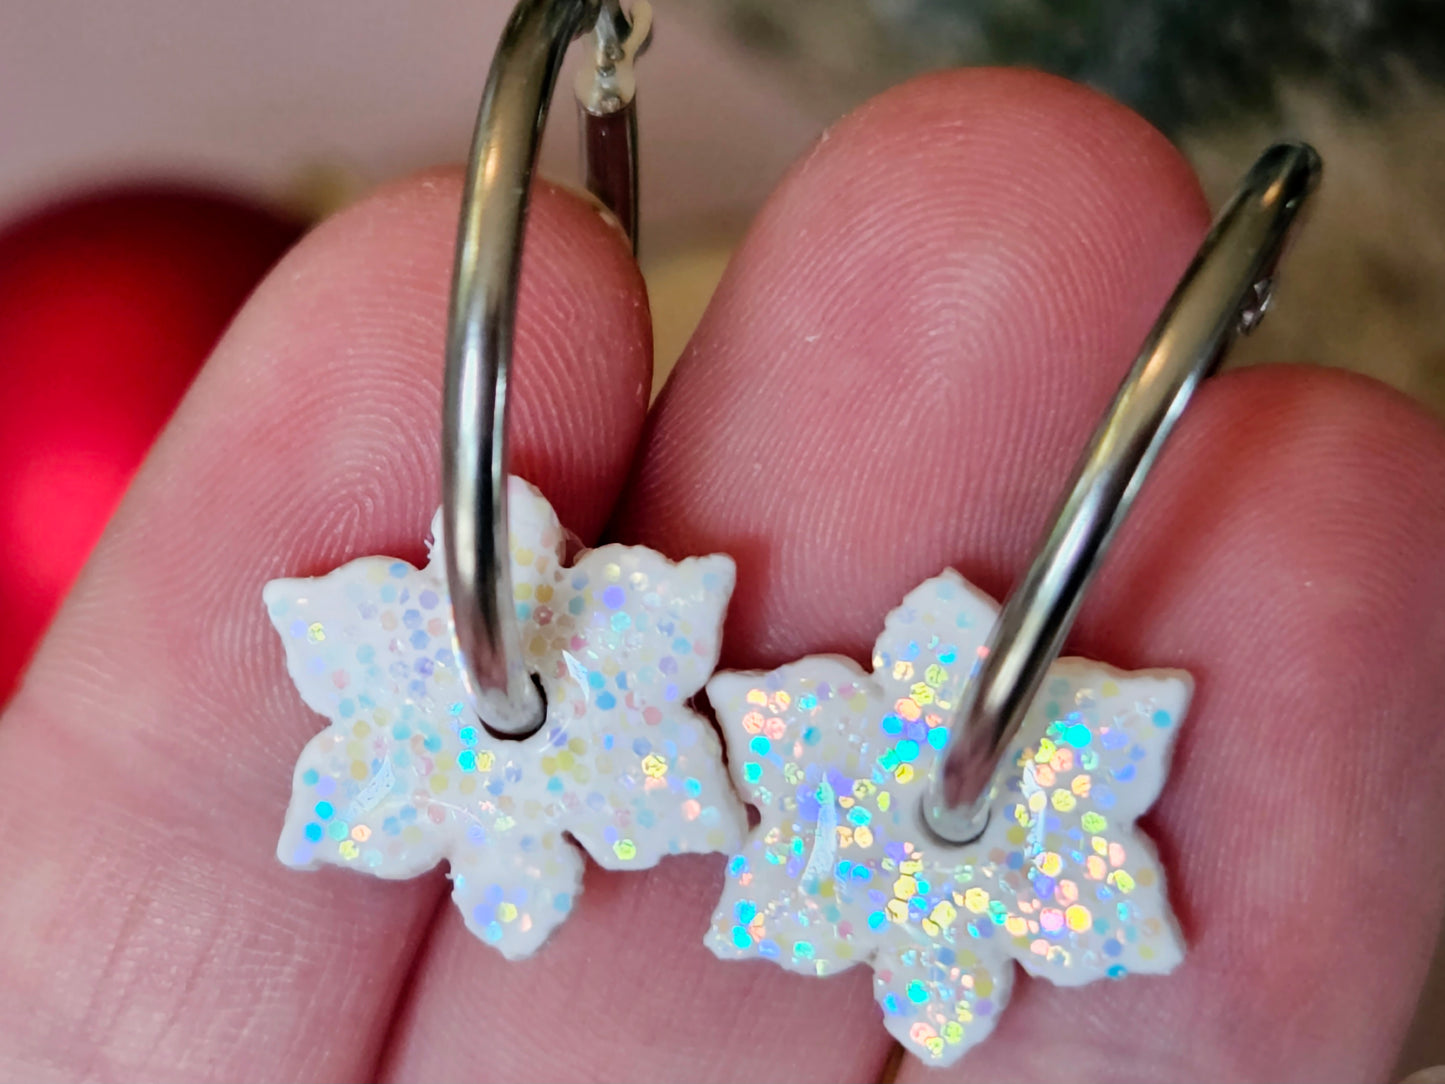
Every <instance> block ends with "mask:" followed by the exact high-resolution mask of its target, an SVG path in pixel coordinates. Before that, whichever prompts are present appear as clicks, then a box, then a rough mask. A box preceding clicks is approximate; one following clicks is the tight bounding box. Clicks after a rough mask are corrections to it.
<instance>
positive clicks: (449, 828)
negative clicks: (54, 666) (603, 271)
mask: <svg viewBox="0 0 1445 1084" xmlns="http://www.w3.org/2000/svg"><path fill="white" fill-rule="evenodd" d="M586 20H592V21H595V35H596V46H597V53H596V64H595V65H593V66H590V67H589V68H588V70H586V71H584V72H583V73H582V78H581V79H579V97H580V98H581V101H582V105H583V112H582V116H583V127H584V132H585V134H586V137H587V138H586V139H585V141H584V149H585V156H586V158H587V162H586V172H587V176H588V181H589V185H590V186H591V187H592V188H593V191H594V193H595V194H596V195H598V197H599V198H600V199H601V200H602V201H603V202H604V203H605V204H606V205H607V206H608V207H610V208H611V209H612V210H613V211H614V213H616V214H617V216H618V218H619V220H620V221H621V222H622V224H623V226H624V228H625V229H626V230H627V232H628V234H629V235H630V236H633V237H634V238H635V235H636V217H635V212H636V159H635V154H634V147H635V142H636V141H635V124H636V120H635V113H634V111H633V106H632V100H633V98H632V94H633V81H632V61H633V59H634V58H635V56H636V55H637V52H638V51H639V49H640V48H641V46H642V45H643V44H644V43H645V41H646V39H647V33H648V27H649V22H650V13H649V10H648V7H647V5H646V4H645V3H643V2H641V0H638V2H636V3H634V4H633V6H632V11H631V17H630V19H629V18H627V17H626V16H624V15H623V13H622V11H621V9H620V7H619V6H618V4H617V2H616V0H607V2H604V3H600V4H599V2H598V0H528V2H525V3H523V4H522V5H520V6H519V7H518V9H517V11H516V13H515V14H514V15H513V17H512V20H511V22H510V23H509V24H508V27H507V30H506V32H505V34H504V37H503V40H502V43H501V46H500V47H499V49H498V53H497V57H496V60H495V61H494V63H493V66H492V70H491V74H490V76H489V79H488V85H487V89H486V92H485V94H484V96H483V101H482V109H481V115H480V117H479V119H478V124H477V134H476V138H475V142H474V145H473V151H472V158H471V169H470V170H469V172H468V177H467V183H466V195H465V201H464V204H463V208H462V217H461V229H460V236H459V242H458V250H457V264H456V273H455V277H454V280H453V291H452V306H451V325H450V332H449V335H448V351H447V373H446V404H445V415H444V430H443V492H444V495H445V505H444V508H443V511H442V512H440V513H438V516H437V520H436V521H435V522H434V524H433V528H432V532H433V536H434V538H435V539H436V542H435V543H434V545H433V548H432V551H431V558H430V561H429V562H428V563H427V565H426V567H424V568H421V569H417V568H413V567H411V566H410V565H408V564H405V563H404V562H400V561H394V560H390V559H387V558H382V557H372V558H366V559H363V560H359V561H353V562H352V563H350V564H348V565H346V566H344V567H343V568H340V569H338V570H337V571H335V572H333V573H331V574H330V575H327V576H322V577H320V578H317V579H311V580H278V581H275V582H273V583H271V584H269V585H268V586H267V587H266V590H265V601H266V605H267V607H268V610H269V613H270V615H271V620H272V622H273V623H274V624H275V626H276V629H277V631H278V632H279V633H280V634H281V637H282V640H283V642H284V644H285V648H286V659H287V664H288V668H289V670H290V673H291V677H292V679H293V680H294V681H295V683H296V687H297V689H298V690H299V691H300V693H301V695H302V698H303V699H304V700H305V701H306V703H307V704H308V705H309V706H310V707H311V708H313V709H314V710H315V711H317V712H319V713H320V714H322V715H324V716H326V717H327V718H328V719H329V720H330V725H329V726H328V727H327V728H326V729H325V730H324V731H323V732H322V733H321V734H319V735H318V736H317V737H315V738H313V739H312V740H311V742H310V743H309V744H308V745H307V746H306V749H305V751H304V752H303V753H302V754H301V758H300V760H299V762H298V763H297V765H296V771H295V776H294V782H293V792H292V798H291V804H290V808H289V809H288V811H287V814H286V821H285V827H284V829H283V831H282V835H281V840H280V843H279V845H278V854H279V857H280V858H281V860H282V861H283V862H284V863H286V864H287V865H291V866H296V867H299V868H314V867H317V866H320V865H322V864H331V865H339V866H349V867H352V868H354V869H358V870H363V871H366V872H369V873H372V874H374V875H375V876H378V877H388V878H399V877H412V876H416V875H417V874H420V873H422V872H424V871H426V870H428V869H430V868H432V867H434V866H435V865H437V864H438V863H439V862H440V861H441V860H442V859H446V860H447V861H448V863H449V864H450V872H451V877H452V882H453V889H452V896H453V899H454V901H455V902H456V904H457V906H458V908H459V909H460V910H461V912H462V915H463V917H464V918H465V920H466V923H467V925H468V927H469V928H470V929H471V930H472V932H473V933H475V934H477V935H478V936H479V937H481V938H482V939H483V940H485V941H487V942H489V943H491V944H493V945H495V946H496V947H497V948H498V949H499V950H501V951H502V952H503V953H504V954H505V955H507V956H510V957H520V956H525V955H527V954H528V953H530V952H532V951H533V950H534V949H536V948H537V947H538V946H539V945H540V944H541V942H542V941H543V940H544V939H545V938H546V936H547V934H548V933H549V932H550V931H551V930H552V929H553V928H554V927H556V926H557V924H558V923H560V922H561V921H563V919H564V918H565V917H566V915H567V913H568V911H569V910H570V909H571V906H572V900H573V897H574V896H575V895H576V893H577V891H578V889H579V886H580V883H581V877H582V857H581V854H580V853H579V852H578V850H577V849H576V848H575V847H574V846H573V845H572V844H571V843H569V842H567V841H566V840H564V839H563V838H562V836H563V833H567V834H570V835H571V836H572V838H573V839H574V840H575V841H576V843H577V844H579V845H580V846H581V847H582V848H583V849H585V850H586V851H587V852H588V853H589V854H591V855H592V857H593V858H594V859H596V861H597V862H598V863H599V864H600V865H602V866H604V867H606V868H608V869H639V868H643V867H646V866H651V865H654V864H656V863H657V861H658V860H659V859H660V858H662V857H663V856H664V855H667V854H676V853H681V852H694V851H714V850H735V849H736V848H737V847H738V846H740V845H741V843H742V837H743V833H744V829H745V827H746V818H745V816H744V812H743V809H742V806H741V805H740V804H739V802H738V800H737V798H736V796H735V795H734V793H733V791H732V789H731V787H730V785H729V783H728V779H727V776H726V773H725V771H724V770H723V767H722V763H721V749H720V747H719V744H718V741H717V738H716V736H715V735H714V733H713V731H712V729H711V727H709V726H708V724H707V723H706V722H705V721H704V720H703V719H702V718H700V717H699V716H697V715H696V714H695V713H694V712H693V711H692V710H691V709H690V708H688V707H687V701H688V698H689V697H691V696H692V695H693V694H694V693H695V692H697V691H698V690H699V689H700V688H701V687H702V685H703V682H705V681H706V680H707V678H708V676H709V675H710V674H711V673H712V670H713V667H714V665H715V664H716V662H717V653H718V641H719V637H720V636H721V630H722V621H723V613H724V610H725V609H726V606H727V601H728V597H729V595H730V594H731V591H732V585H733V564H732V561H731V560H730V559H729V558H727V557H724V556H711V557H702V558H694V559H690V560H686V561H682V562H681V563H677V564H674V563H673V562H671V561H669V560H667V559H666V558H664V557H662V556H661V555H659V554H657V553H654V552H653V551H651V550H647V549H643V548H641V547H630V546H615V545H614V546H604V547H602V548H601V549H597V550H593V551H591V552H589V553H586V554H585V555H583V556H582V557H580V559H578V560H577V562H576V563H575V564H574V565H572V566H571V567H568V566H567V565H566V564H565V563H564V557H565V552H564V535H563V531H562V528H561V525H560V524H559V523H558V521H557V517H556V514H555V513H554V512H553V510H552V507H551V506H550V505H549V504H548V503H547V501H546V500H545V499H544V498H543V497H542V495H541V494H540V493H539V492H538V491H537V490H536V489H534V488H533V487H531V486H529V485H528V484H527V483H525V482H523V481H521V480H519V479H517V478H511V479H508V478H507V476H506V475H505V472H504V470H503V464H504V463H505V461H506V455H505V446H504V445H505V442H504V436H505V424H504V420H505V414H504V411H505V390H506V374H507V370H508V367H509V364H510V360H511V358H510V354H511V342H512V327H513V322H514V318H515V311H516V298H517V290H516V287H517V273H518V268H519V256H520V246H521V237H522V224H523V218H524V215H525V211H526V201H527V195H528V190H529V182H530V178H531V173H532V169H533V166H534V162H535V159H536V153H537V146H538V141H539V135H540V132H541V129H542V126H543V122H544V120H545V114H546V109H547V97H548V95H549V93H550V90H551V87H552V86H553V84H554V82H555V80H556V68H557V65H558V63H559V62H560V58H561V55H562V52H563V51H564V49H565V47H566V45H567V43H568V42H569V41H570V40H571V39H572V37H573V36H575V34H576V33H577V31H578V30H579V29H580V28H582V27H583V26H584V23H585V21H586ZM482 160H485V161H487V162H488V163H489V167H488V169H486V170H480V169H479V168H478V162H479V161H482ZM485 514H489V515H490V521H489V522H484V521H483V517H484V515H485Z"/></svg>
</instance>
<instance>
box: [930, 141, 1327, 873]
mask: <svg viewBox="0 0 1445 1084" xmlns="http://www.w3.org/2000/svg"><path fill="white" fill-rule="evenodd" d="M1320 169H1321V166H1320V159H1319V155H1318V154H1316V153H1315V151H1314V149H1313V148H1311V147H1309V146H1308V145H1306V144H1302V143H1300V144H1279V145H1276V146H1274V147H1271V148H1270V149H1268V150H1267V151H1265V152H1264V154H1263V155H1261V156H1260V158H1259V159H1258V160H1257V161H1256V162H1255V164H1254V166H1253V168H1252V169H1251V170H1250V171H1249V173H1248V174H1247V175H1246V177H1245V179H1244V181H1243V183H1242V184H1241V185H1240V187H1239V189H1238V190H1237V192H1236V193H1235V195H1234V197H1233V198H1232V199H1231V200H1230V202H1229V204H1228V205H1227V206H1226V207H1225V209H1224V210H1223V211H1222V212H1221V214H1220V215H1219V217H1218V219H1217V220H1216V221H1215V224H1214V226H1213V228H1212V229H1211V230H1210V232H1209V234H1208V236H1207V237H1206V238H1205V240H1204V243H1203V245H1202V246H1201V247H1200V249H1199V252H1198V254H1197V255H1196V256H1195V258H1194V262H1193V263H1192V264H1191V265H1190V267H1189V269H1188V270H1187V271H1186V272H1185V274H1184V277H1183V279H1181V281H1180V283H1179V286H1178V287H1177V288H1176V289H1175V291H1174V295H1173V296H1172V297H1171V298H1170V299H1169V302H1168V304H1167V305H1166V306H1165V308H1164V311H1163V313H1162V314H1161V316H1160V317H1159V320H1158V322H1157V323H1156V324H1155V325H1154V328H1153V330H1152V331H1151V332H1150V333H1149V337H1148V338H1147V339H1146V340H1145V342H1144V345H1143V347H1142V349H1141V351H1140V353H1139V356H1138V360H1136V361H1135V363H1134V366H1133V368H1132V369H1131V370H1130V372H1129V374H1128V376H1127V377H1126V378H1125V380H1124V383H1123V384H1122V386H1121V387H1120V389H1119V391H1118V393H1117V395H1116V396H1115V398H1114V402H1113V405H1112V406H1111V407H1110V409H1109V411H1108V413H1107V414H1106V415H1105V417H1104V419H1103V421H1102V422H1101V423H1100V425H1099V427H1098V429H1097V430H1096V431H1095V433H1094V436H1093V439H1092V441H1091V442H1090V444H1089V446H1088V449H1087V450H1086V451H1085V453H1084V455H1083V457H1082V459H1081V460H1080V461H1079V464H1078V467H1077V468H1076V471H1075V474H1074V478H1073V480H1072V482H1071V483H1070V486H1069V489H1068V491H1067V495H1066V496H1065V498H1064V500H1063V502H1062V504H1061V505H1060V507H1059V510H1058V512H1057V514H1056V516H1055V517H1054V520H1053V521H1052V525H1051V527H1050V528H1049V530H1048V533H1047V534H1046V535H1045V537H1044V539H1043V541H1042V543H1041V544H1040V547H1039V550H1038V553H1037V556H1036V557H1035V558H1034V561H1033V564H1032V565H1031V566H1030V568H1029V570H1028V572H1027V574H1026V575H1025V576H1024V579H1023V581H1022V582H1021V583H1020V584H1019V586H1018V588H1017V589H1016V590H1015V591H1014V592H1013V594H1012V595H1011V596H1010V597H1009V599H1008V601H1007V602H1006V603H1005V605H1004V607H1003V610H1002V611H1001V612H1000V613H999V616H998V620H997V621H996V623H995V625H994V628H993V632H992V633H991V635H990V638H989V641H988V644H987V646H986V647H985V648H983V649H982V650H981V651H980V653H979V654H980V660H979V663H978V667H977V671H976V673H975V674H974V675H973V677H972V678H971V680H970V681H969V682H968V684H967V686H966V687H965V689H964V691H963V694H962V696H961V697H960V701H959V704H958V706H957V708H956V709H955V712H954V716H953V725H952V726H951V728H950V736H949V742H948V745H947V746H946V747H945V748H944V751H943V754H942V756H941V757H940V758H939V760H938V762H937V763H936V764H935V765H934V768H933V772H932V775H931V777H930V779H929V784H928V791H927V794H926V796H925V798H924V803H923V819H924V822H925V823H926V825H927V827H928V828H929V829H930V830H931V831H932V833H933V834H934V835H935V836H937V837H939V838H940V839H941V840H943V841H944V842H946V843H950V844H961V843H969V842H972V841H973V840H975V839H977V838H978V837H979V836H980V835H981V834H982V833H983V830H984V828H985V827H986V826H987V824H988V811H989V808H990V806H991V804H992V802H993V799H994V797H995V794H996V789H997V785H998V775H999V773H998V768H999V764H1000V761H1001V760H1002V758H1003V754H1004V752H1005V750H1006V749H1007V748H1008V745H1009V743H1010V742H1011V741H1012V740H1013V738H1014V735H1015V734H1017V733H1018V729H1019V727H1020V726H1021V725H1022V723H1023V721H1024V717H1025V714H1026V713H1027V711H1028V709H1029V706H1030V705H1031V704H1032V702H1033V699H1034V696H1035V695H1036V694H1037V692H1038V690H1039V687H1040V686H1041V685H1042V683H1043V680H1044V678H1045V676H1046V675H1047V673H1048V669H1049V667H1050V665H1052V663H1053V662H1054V660H1055V659H1057V658H1058V655H1059V651H1060V649H1061V648H1062V646H1063V642H1064V638H1065V637H1066V636H1067V635H1068V632H1069V629H1070V627H1071V626H1072V625H1073V622H1074V618H1075V616H1076V615H1077V613H1078V610H1079V606H1080V605H1081V603H1082V602H1083V598H1084V592H1085V590H1086V589H1087V588H1088V585H1089V582H1090V580H1091V579H1092V578H1093V575H1094V573H1095V572H1096V571H1097V569H1098V567H1099V563H1100V561H1101V560H1102V559H1103V556H1104V554H1105V552H1106V551H1107V550H1108V548H1109V545H1110V543H1111V542H1112V541H1113V539H1114V536H1115V533H1116V532H1117V530H1118V528H1119V525H1120V524H1121V523H1122V522H1123V521H1124V519H1125V517H1126V516H1127V515H1128V513H1129V509H1130V506H1131V505H1132V504H1133V501H1134V498H1135V497H1136V496H1137V494H1138V492H1139V487H1140V486H1141V485H1142V483H1143V481H1144V478H1145V476H1146V475H1147V474H1148V473H1149V470H1150V469H1151V468H1152V467H1153V465H1154V463H1155V461H1156V460H1157V459H1158V457H1159V453H1160V451H1161V449H1162V448H1163V446H1164V443H1165V441H1166V440H1167V439H1168V437H1169V434H1170V432H1171V431H1172V430H1173V428H1174V425H1175V423H1176V422H1177V421H1178V419H1179V416H1180V414H1181V413H1182V412H1183V411H1184V409H1185V407H1186V406H1187V405H1188V403H1189V401H1190V398H1191V397H1192V396H1193V394H1194V391H1195V389H1196V388H1197V387H1198V385H1199V382H1200V381H1201V380H1203V379H1204V378H1205V377H1207V376H1209V375H1210V374H1212V373H1213V372H1214V371H1215V370H1216V369H1217V368H1218V367H1219V364H1220V362H1221V360H1222V359H1223V357H1224V355H1225V353H1226V352H1227V350H1228V348H1229V346H1230V345H1231V343H1232V342H1233V341H1234V339H1235V337H1236V336H1237V335H1239V334H1241V333H1247V332H1248V331H1250V330H1252V329H1253V328H1254V327H1255V326H1256V325H1257V324H1258V322H1259V320H1260V319H1261V318H1262V316H1263V314H1264V311H1265V309H1266V308H1267V306H1268V304H1269V299H1270V291H1271V289H1272V284H1273V276H1274V270H1275V266H1276V264H1277V263H1278V261H1279V258H1280V254H1281V252H1282V250H1283V248H1284V245H1285V242H1286V240H1287V238H1288V236H1289V231H1290V226H1291V224H1292V223H1293V222H1294V220H1295V218H1296V217H1297V215H1298V213H1299V211H1300V209H1301V207H1302V206H1303V205H1304V203H1305V201H1306V199H1307V198H1308V196H1309V194H1310V193H1311V192H1312V191H1313V190H1314V188H1315V186H1316V184H1317V183H1318V180H1319V176H1320Z"/></svg>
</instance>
